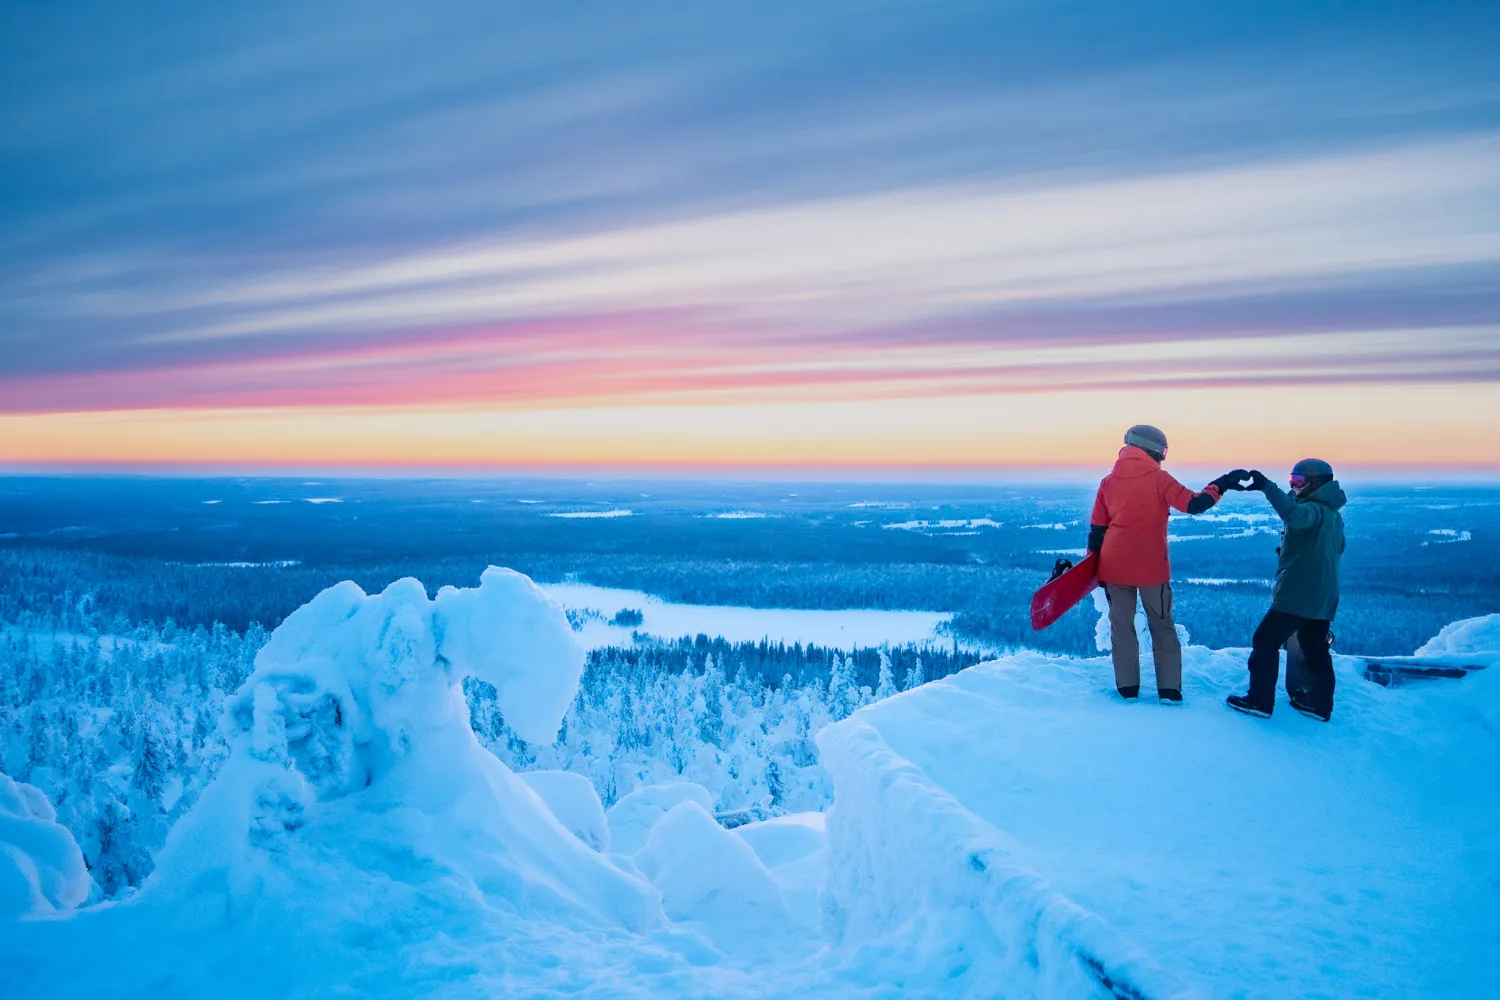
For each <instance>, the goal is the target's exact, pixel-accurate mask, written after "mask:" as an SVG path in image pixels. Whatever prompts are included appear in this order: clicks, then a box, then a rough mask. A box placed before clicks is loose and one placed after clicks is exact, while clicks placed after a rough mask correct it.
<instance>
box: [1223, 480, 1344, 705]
mask: <svg viewBox="0 0 1500 1000" xmlns="http://www.w3.org/2000/svg"><path fill="white" fill-rule="evenodd" d="M1250 480H1251V481H1250V486H1249V487H1248V488H1249V489H1251V490H1258V491H1260V492H1262V493H1264V494H1265V495H1266V499H1267V500H1269V501H1270V502H1271V506H1272V507H1274V508H1275V509H1276V513H1277V514H1279V515H1281V520H1282V521H1283V522H1284V527H1283V529H1282V533H1281V548H1279V549H1277V552H1278V553H1279V555H1280V561H1279V562H1278V563H1277V564H1276V585H1275V588H1274V589H1273V590H1272V592H1271V610H1270V611H1268V612H1266V617H1265V618H1264V619H1262V620H1261V623H1260V625H1259V627H1257V628H1256V630H1255V636H1254V638H1253V639H1251V640H1250V644H1251V652H1250V691H1249V693H1247V694H1244V695H1237V694H1232V695H1230V696H1229V699H1228V702H1229V707H1230V708H1233V709H1235V710H1236V711H1240V712H1244V713H1245V714H1246V715H1256V716H1260V717H1262V718H1266V717H1269V716H1270V714H1271V710H1272V709H1273V708H1275V707H1276V676H1277V674H1278V673H1279V672H1280V666H1281V646H1282V644H1283V643H1285V642H1286V641H1287V640H1288V639H1290V638H1292V636H1296V637H1297V643H1298V645H1299V646H1301V648H1302V653H1303V656H1304V657H1305V658H1306V662H1307V687H1306V688H1305V689H1298V690H1290V689H1289V690H1288V692H1287V694H1288V695H1289V696H1290V700H1291V704H1292V707H1293V708H1295V709H1296V710H1297V711H1299V712H1301V713H1302V714H1303V715H1307V716H1310V717H1312V718H1315V719H1320V720H1322V721H1323V722H1327V721H1328V719H1329V718H1330V717H1331V716H1332V715H1333V685H1334V680H1333V657H1332V655H1330V653H1329V651H1328V630H1329V628H1331V627H1332V625H1333V616H1334V614H1335V612H1337V611H1338V606H1339V559H1340V558H1341V557H1342V556H1343V554H1344V516H1343V515H1342V514H1340V513H1339V511H1340V509H1341V508H1342V507H1343V506H1344V504H1345V503H1346V502H1347V501H1348V497H1346V496H1345V495H1344V491H1343V489H1342V488H1341V487H1340V486H1339V484H1338V481H1337V480H1336V479H1334V478H1333V466H1331V465H1329V464H1328V463H1327V462H1324V461H1322V460H1321V459H1316V458H1304V459H1303V460H1302V461H1300V462H1298V463H1297V464H1296V466H1295V467H1293V469H1292V476H1291V487H1292V492H1291V494H1290V495H1288V494H1286V493H1283V492H1282V491H1281V488H1280V487H1278V486H1277V485H1276V484H1275V483H1273V482H1271V481H1270V480H1269V479H1267V478H1266V477H1265V476H1264V475H1262V474H1261V473H1260V472H1258V471H1252V472H1251V473H1250ZM1288 679H1290V678H1288Z"/></svg>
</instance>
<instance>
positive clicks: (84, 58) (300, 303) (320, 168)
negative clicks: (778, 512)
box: [0, 0, 1500, 452]
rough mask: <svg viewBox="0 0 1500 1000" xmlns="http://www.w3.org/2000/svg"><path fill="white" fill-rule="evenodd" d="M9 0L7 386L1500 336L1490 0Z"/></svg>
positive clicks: (155, 404)
mask: <svg viewBox="0 0 1500 1000" xmlns="http://www.w3.org/2000/svg"><path fill="white" fill-rule="evenodd" d="M0 18H3V21H0V180H3V181H4V183H3V184H0V220H3V222H4V225H3V226H0V414H4V413H10V414H60V413H90V412H91V413H100V414H104V413H112V412H124V411H127V410H137V411H162V412H167V411H171V410H174V409H180V410H183V411H184V412H187V411H189V410H192V411H193V412H208V411H212V410H215V409H236V410H238V409H243V408H249V409H252V410H254V409H265V410H267V411H271V410H285V409H288V408H292V409H298V408H301V409H308V408H311V409H317V408H325V409H330V410H331V409H339V408H351V407H354V408H366V409H379V408H382V407H384V408H423V407H425V408H432V407H439V408H441V407H457V406H462V407H467V408H469V409H471V410H475V411H477V410H485V409H488V410H495V411H505V412H507V413H511V414H516V413H522V412H526V411H533V410H534V411H537V412H539V413H541V412H552V413H555V412H557V411H559V410H560V409H570V410H576V409H578V408H592V409H594V410H600V411H608V410H610V408H622V407H633V406H648V407H651V406H662V407H668V408H672V407H677V408H680V409H681V410H682V412H684V413H700V414H701V412H702V410H701V408H702V407H704V406H717V407H721V408H722V407H731V406H746V407H762V406H776V405H780V404H783V403H786V402H788V401H797V402H799V403H801V402H807V401H812V402H825V401H826V402H830V403H847V404H850V405H854V404H859V405H861V406H863V405H873V404H877V403H880V402H881V401H888V400H904V401H916V402H920V401H921V400H924V399H925V400H932V401H938V400H943V399H951V398H953V397H957V396H977V395H985V394H1010V393H1061V392H1075V391H1080V390H1083V391H1089V392H1093V391H1098V390H1102V389H1105V388H1113V389H1118V390H1122V391H1138V390H1141V389H1147V388H1149V389H1152V390H1153V391H1160V392H1166V391H1178V390H1180V391H1182V392H1190V391H1193V390H1195V389H1202V388H1204V387H1216V386H1230V387H1232V386H1266V385H1273V386H1281V385H1286V386H1291V385H1304V384H1306V385H1324V386H1337V385H1343V384H1348V383H1372V384H1373V383H1381V384H1384V385H1386V386H1387V387H1392V389H1391V391H1396V389H1395V388H1394V387H1399V386H1401V385H1405V384H1409V383H1429V384H1439V385H1441V384H1445V383H1453V382H1468V383H1471V384H1475V385H1480V386H1484V385H1488V384H1490V383H1493V382H1494V381H1496V380H1497V379H1500V369H1497V362H1496V358H1495V348H1494V347H1493V346H1492V345H1493V344H1494V343H1495V340H1496V336H1495V335H1496V332H1497V330H1500V69H1497V66H1500V64H1497V62H1496V61H1495V60H1494V59H1493V58H1492V57H1493V52H1492V51H1491V49H1492V46H1491V45H1489V44H1487V42H1486V39H1488V38H1490V37H1493V30H1494V29H1496V28H1497V27H1500V15H1497V14H1496V13H1495V12H1494V11H1491V10H1488V9H1486V8H1484V6H1483V5H1435V6H1431V7H1428V6H1425V5H1424V6H1423V7H1422V8H1420V9H1418V8H1417V7H1416V5H1411V6H1410V7H1408V8H1402V9H1396V8H1389V9H1387V8H1381V9H1379V10H1366V11H1362V12H1360V14H1359V15H1357V16H1356V15H1354V14H1352V13H1351V12H1349V11H1347V10H1343V9H1335V8H1333V7H1329V6H1327V5H1308V4H1300V3H1291V2H1288V3H1279V2H1272V3H1265V2H1260V3H1254V4H1246V5H1243V6H1237V5H1236V4H1233V3H1230V4H1222V5H1213V6H1212V9H1210V8H1209V7H1205V6H1203V5H1201V4H1195V3H1189V2H1185V0H1184V2H1181V3H1176V2H1171V3H1168V4H1167V5H1166V6H1165V7H1162V6H1160V5H1157V6H1155V7H1153V8H1152V9H1150V10H1145V9H1142V8H1140V7H1138V6H1136V5H1131V4H1120V3H1113V2H1103V0H1076V2H1075V0H1070V2H1065V3H1061V4H1057V3H1030V2H1021V3H1014V4H973V5H969V4H964V3H957V4H947V5H942V6H941V7H937V8H934V7H932V6H931V5H913V4H906V3H901V2H895V3H889V4H886V3H881V4H874V5H870V4H852V3H850V4H844V3H842V2H835V3H830V4H819V5H812V6H809V5H805V4H780V3H775V2H773V3H770V4H763V5H755V7H753V8H684V7H682V6H681V5H666V6H662V7H651V6H649V5H648V6H647V7H646V8H623V7H612V6H609V5H601V6H599V7H595V8H588V9H585V8H571V7H569V8H564V7H557V6H552V7H546V8H536V7H534V6H533V7H512V6H508V5H504V4H482V3H474V2H468V0H437V2H435V3H434V4H430V5H427V6H425V7H424V8H423V9H422V10H420V11H418V10H416V9H415V8H411V7H410V6H409V5H406V4H400V3H395V2H390V3H387V2H384V0H374V2H364V3H359V4H349V5H344V6H341V5H339V4H337V3H336V4H334V5H333V6H326V5H320V6H319V7H317V8H311V7H307V6H305V5H297V4H291V3H281V2H279V0H268V2H266V3H264V4H257V5H254V6H253V7H250V8H214V7H211V6H210V7H199V8H194V9H191V10H187V11H184V10H180V9H175V8H171V7H170V5H166V4H162V5H157V4H156V3H154V2H153V0H145V2H144V3H142V4H139V5H132V8H131V9H130V10H129V11H125V10H122V9H118V8H116V7H115V6H114V5H108V4H99V5H95V4H89V3H87V2H85V3H84V4H81V5H69V6H67V7H66V8H64V7H55V6H47V5H43V6H36V5H31V6H24V7H12V8H10V9H8V10H7V11H5V12H3V14H0ZM1142 398H1165V397H1158V396H1155V395H1151V394H1147V395H1143V396H1142ZM1184 398H1185V397H1184ZM1413 399H1415V397H1413ZM1412 406H1413V408H1414V409H1413V412H1419V411H1420V407H1419V406H1417V405H1416V403H1412ZM694 408H699V409H696V410H695V409H694ZM757 412H759V411H757ZM903 412H904V411H903ZM932 412H933V413H938V412H940V408H937V407H934V409H933V410H932ZM941 412H943V413H948V414H951V413H953V412H956V411H952V410H941ZM28 419H29V418H28ZM694 419H696V418H694ZM709 423H712V421H705V425H707V424H709ZM18 426H19V425H18ZM26 426H27V427H28V428H30V427H33V426H35V425H34V424H31V423H27V424H26ZM79 426H84V425H79ZM433 426H436V425H435V424H434V425H433ZM445 426H451V425H445ZM26 433H33V432H32V431H30V430H28V431H27V432H26ZM809 433H812V431H809ZM1497 433H1500V428H1497ZM0 436H3V434H0ZM163 447H165V446H163ZM3 451H4V448H3V442H0V452H3Z"/></svg>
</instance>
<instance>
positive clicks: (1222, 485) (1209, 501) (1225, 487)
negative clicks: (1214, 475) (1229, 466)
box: [1179, 469, 1250, 514]
mask: <svg viewBox="0 0 1500 1000" xmlns="http://www.w3.org/2000/svg"><path fill="white" fill-rule="evenodd" d="M1249 475H1250V473H1248V472H1246V471H1245V470H1244V469H1234V470H1232V471H1230V472H1226V473H1224V474H1223V475H1222V476H1220V477H1219V478H1218V479H1215V480H1214V481H1213V482H1211V483H1209V484H1208V485H1207V486H1205V487H1203V492H1202V493H1194V494H1193V496H1192V498H1191V499H1189V500H1188V502H1187V506H1186V507H1183V508H1179V509H1180V510H1181V511H1182V512H1183V513H1184V514H1201V513H1203V512H1204V511H1206V510H1208V509H1209V508H1210V507H1212V506H1213V505H1214V504H1216V503H1218V502H1219V501H1220V500H1222V499H1224V494H1225V493H1228V492H1229V491H1230V490H1237V489H1239V488H1240V480H1241V479H1244V478H1246V477H1248V476H1249Z"/></svg>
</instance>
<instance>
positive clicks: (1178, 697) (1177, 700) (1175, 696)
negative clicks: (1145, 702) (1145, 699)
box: [1156, 688, 1182, 705]
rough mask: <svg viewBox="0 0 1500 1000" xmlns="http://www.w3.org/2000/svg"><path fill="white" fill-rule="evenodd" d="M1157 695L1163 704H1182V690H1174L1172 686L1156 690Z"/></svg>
mask: <svg viewBox="0 0 1500 1000" xmlns="http://www.w3.org/2000/svg"><path fill="white" fill-rule="evenodd" d="M1156 697H1157V700H1158V701H1160V702H1161V703H1162V704H1163V705H1181V704H1182V692H1181V691H1173V690H1172V689H1171V688H1162V689H1161V690H1160V691H1158V692H1156Z"/></svg>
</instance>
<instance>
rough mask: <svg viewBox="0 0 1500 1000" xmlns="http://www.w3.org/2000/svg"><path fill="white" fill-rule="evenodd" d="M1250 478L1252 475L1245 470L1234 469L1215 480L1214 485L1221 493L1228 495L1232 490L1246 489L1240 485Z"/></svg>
mask: <svg viewBox="0 0 1500 1000" xmlns="http://www.w3.org/2000/svg"><path fill="white" fill-rule="evenodd" d="M1249 478H1250V473H1248V472H1246V471H1245V470H1244V469H1234V470H1232V471H1230V472H1226V473H1224V474H1223V475H1222V476H1220V477H1219V478H1218V479H1215V480H1214V481H1213V485H1214V486H1217V487H1218V488H1219V492H1220V493H1228V492H1229V491H1230V490H1242V489H1244V488H1245V487H1243V486H1241V485H1240V481H1241V480H1244V479H1249Z"/></svg>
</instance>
